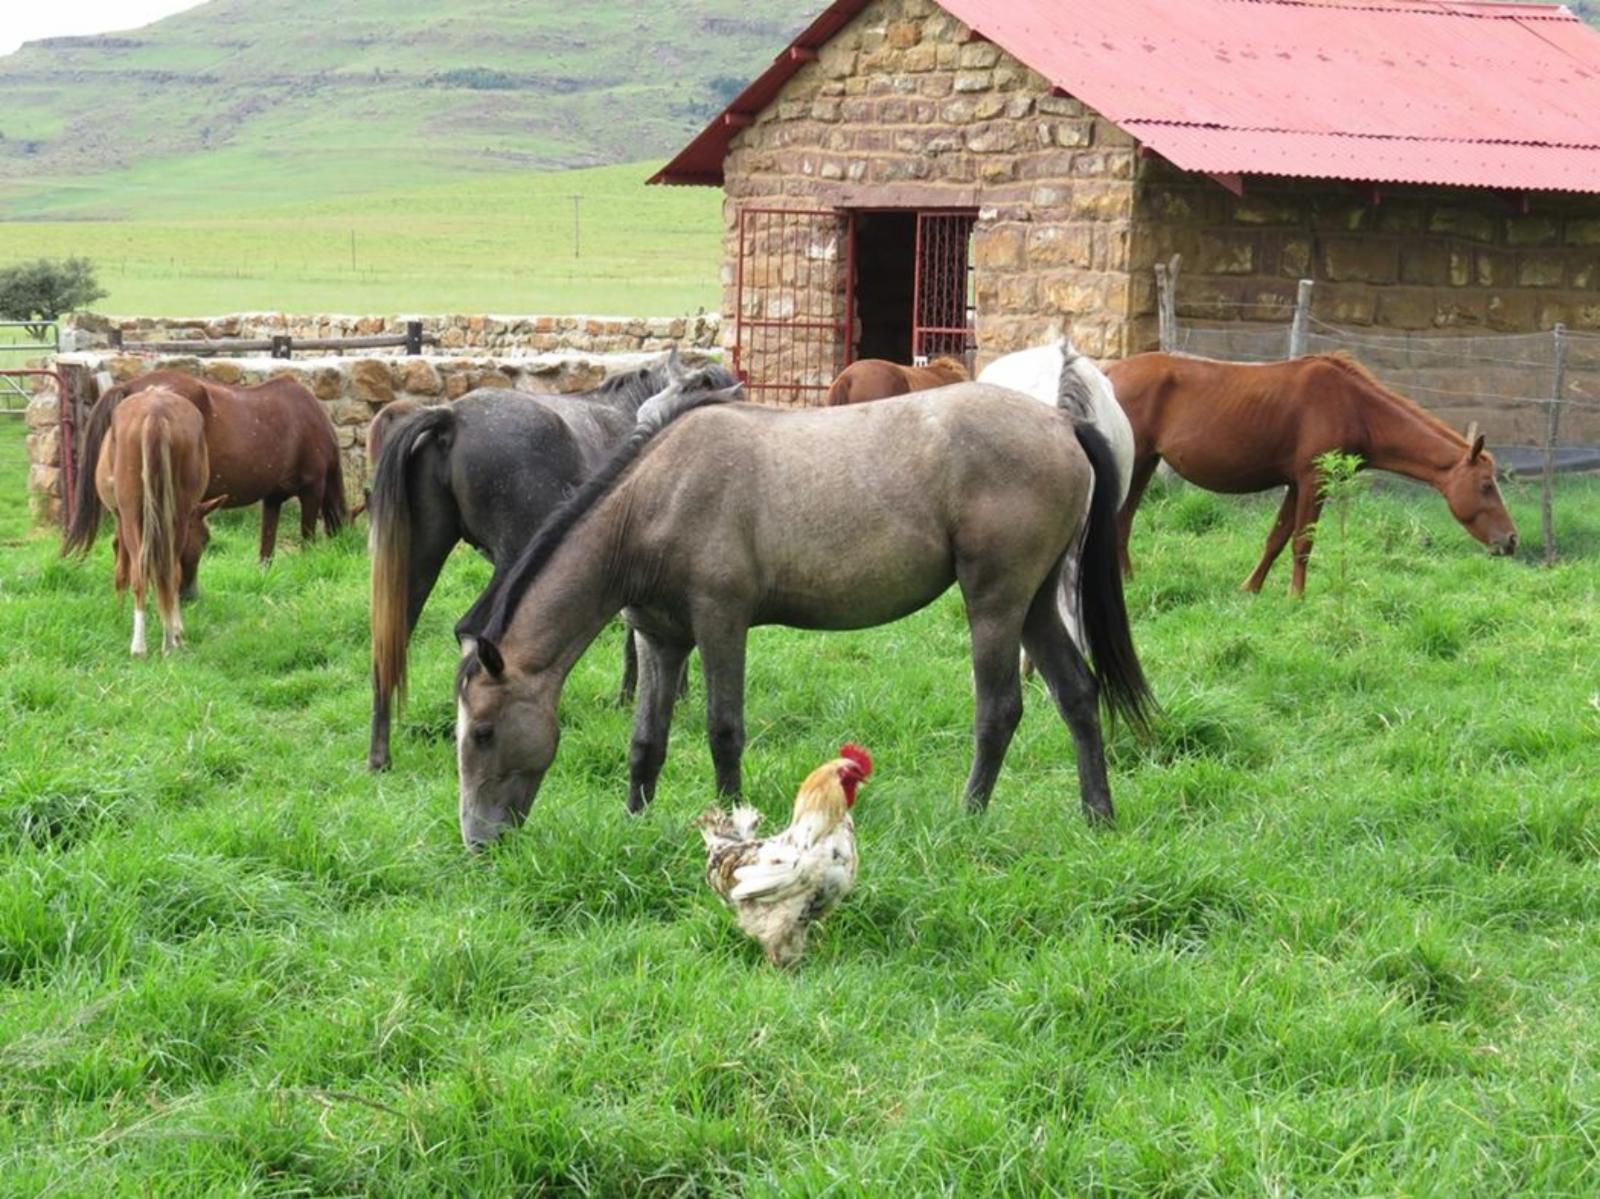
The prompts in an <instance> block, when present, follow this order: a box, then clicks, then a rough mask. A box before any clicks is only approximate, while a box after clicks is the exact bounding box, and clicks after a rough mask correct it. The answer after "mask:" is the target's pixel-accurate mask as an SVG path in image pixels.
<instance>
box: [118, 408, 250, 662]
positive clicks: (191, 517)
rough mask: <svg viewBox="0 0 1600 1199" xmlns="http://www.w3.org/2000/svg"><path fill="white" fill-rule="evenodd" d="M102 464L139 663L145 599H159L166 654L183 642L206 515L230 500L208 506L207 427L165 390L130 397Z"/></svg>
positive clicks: (121, 582) (120, 411)
mask: <svg viewBox="0 0 1600 1199" xmlns="http://www.w3.org/2000/svg"><path fill="white" fill-rule="evenodd" d="M100 451H101V452H100V453H99V455H98V456H97V458H96V461H95V468H94V490H95V494H96V496H97V497H98V498H99V500H100V502H101V503H102V504H104V505H105V506H106V507H107V508H109V509H111V510H113V511H114V512H115V513H116V514H117V533H116V538H117V540H116V562H117V565H116V588H117V593H118V594H119V595H120V594H121V593H122V592H124V591H126V590H128V589H129V588H130V587H131V588H132V589H133V645H132V647H131V648H132V652H133V655H134V656H135V657H139V658H142V657H143V656H144V654H145V638H144V599H145V593H146V591H148V590H149V589H151V588H154V589H155V593H156V612H157V613H158V614H159V615H160V617H161V650H162V652H163V653H171V652H172V651H173V650H174V649H177V648H178V646H179V645H181V644H182V643H183V613H182V611H181V609H180V608H179V606H178V597H179V595H180V594H182V593H183V592H186V591H189V590H192V589H193V587H194V581H195V572H196V570H197V569H198V567H199V563H200V554H201V551H202V550H204V549H205V546H206V542H207V541H208V540H209V539H210V531H209V530H208V529H207V528H206V515H207V514H208V513H209V512H211V510H212V509H214V508H216V507H217V506H218V505H220V504H221V503H222V502H223V501H224V500H225V499H226V498H227V497H226V496H217V497H216V498H215V499H210V500H205V501H204V502H202V500H201V495H202V494H203V492H204V491H205V485H206V479H207V477H208V475H209V471H210V464H209V462H208V460H207V454H206V436H205V422H204V420H203V419H202V417H201V415H200V413H199V410H197V409H196V408H195V406H194V405H193V404H191V403H190V402H189V401H188V400H186V399H184V398H183V397H182V396H180V395H178V394H176V393H175V392H172V391H168V390H167V389H166V388H164V387H157V388H152V389H150V390H148V391H141V392H139V393H138V394H137V395H133V396H130V397H129V398H128V400H127V401H126V402H125V403H123V404H121V405H119V406H118V407H117V409H116V412H115V413H114V414H113V415H112V418H111V424H110V428H109V429H107V430H105V431H104V433H103V435H102V437H101V445H100Z"/></svg>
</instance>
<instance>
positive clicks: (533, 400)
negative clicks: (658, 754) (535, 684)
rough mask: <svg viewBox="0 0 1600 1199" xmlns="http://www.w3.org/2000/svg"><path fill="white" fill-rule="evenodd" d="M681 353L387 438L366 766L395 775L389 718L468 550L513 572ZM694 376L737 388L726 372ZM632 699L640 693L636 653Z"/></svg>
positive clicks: (424, 415) (427, 421) (421, 418)
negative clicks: (569, 390)
mask: <svg viewBox="0 0 1600 1199" xmlns="http://www.w3.org/2000/svg"><path fill="white" fill-rule="evenodd" d="M684 377H685V372H684V371H683V369H682V368H681V367H680V366H679V365H678V362H677V358H676V355H674V356H673V357H672V358H670V359H667V360H664V361H663V362H660V363H657V364H655V365H652V366H650V367H646V368H643V369H640V370H636V371H632V372H630V373H628V374H622V375H617V376H615V377H614V378H611V379H608V380H606V381H605V382H604V383H603V384H601V385H600V387H599V388H597V389H596V390H594V391H590V392H584V393H582V394H578V395H567V396H535V395H529V394H528V393H526V392H521V391H502V390H494V389H485V390H483V391H474V392H471V393H469V394H468V395H466V396H463V397H462V398H461V399H460V400H458V401H456V402H455V403H454V404H450V405H447V406H440V407H436V408H425V409H423V410H422V411H420V412H417V413H414V414H412V415H411V416H410V417H408V418H407V419H405V420H403V421H401V422H400V423H399V424H398V425H396V426H394V427H393V428H392V429H390V430H389V432H388V433H387V434H386V435H385V436H384V439H383V441H384V444H383V448H382V452H381V453H380V455H379V457H378V461H377V467H376V470H375V471H374V472H373V477H372V492H371V495H370V497H369V500H368V507H367V516H368V519H369V520H371V522H372V525H371V529H370V533H369V538H370V542H371V546H372V665H373V674H372V736H371V741H370V743H369V745H368V749H367V764H368V765H369V766H370V767H371V768H372V769H373V770H383V769H385V768H387V767H388V765H389V731H390V720H391V718H390V708H391V704H392V700H393V697H394V695H395V693H396V692H397V691H399V692H403V691H404V688H405V684H406V647H407V644H408V642H409V641H410V639H411V631H412V630H413V629H414V628H416V625H417V618H418V617H419V616H420V615H421V614H422V607H423V605H424V604H426V603H427V602H428V595H429V594H430V593H431V592H432V591H433V585H434V583H435V582H436V581H437V580H438V578H439V571H440V569H441V568H443V566H444V561H445V559H446V558H447V557H449V555H450V551H451V550H452V549H454V548H455V545H456V543H457V542H460V541H465V542H466V543H467V544H468V545H471V546H473V547H474V548H475V549H478V550H481V551H482V552H483V554H484V555H485V556H486V557H487V558H488V559H489V560H490V561H491V562H493V563H495V565H496V566H507V565H509V564H510V563H511V562H512V561H513V560H514V559H515V557H516V555H517V552H518V551H519V550H520V549H522V547H523V546H524V545H526V544H527V542H528V539H529V537H531V536H532V535H533V532H534V530H535V529H537V528H538V527H539V525H540V523H541V522H542V521H543V520H544V519H545V517H547V516H548V515H549V514H550V513H551V512H552V511H554V510H555V509H556V507H557V506H558V505H560V503H561V501H562V500H563V499H565V498H566V497H567V495H568V494H569V493H570V492H571V491H572V490H573V488H575V487H577V486H578V484H579V483H581V482H582V481H583V480H584V479H585V478H587V477H588V476H589V475H591V474H593V473H594V472H595V471H596V470H597V469H599V467H600V466H601V465H602V464H603V463H604V462H605V461H606V458H607V456H608V455H609V454H610V453H611V452H612V450H614V449H615V448H616V446H617V445H618V444H620V443H621V442H622V440H623V439H624V438H625V437H626V436H627V434H628V432H629V430H631V429H632V428H633V427H634V422H635V420H636V419H637V416H638V413H639V410H640V406H641V405H643V404H644V403H646V402H647V401H648V400H649V399H650V397H652V396H654V395H656V394H658V393H660V392H663V391H665V390H666V389H667V388H668V386H669V385H670V384H671V383H672V381H673V380H674V379H679V378H684ZM692 377H693V378H694V379H697V380H700V381H701V382H704V383H706V384H708V385H710V386H716V387H720V386H727V385H729V384H731V383H732V382H733V376H732V375H730V374H728V372H727V371H725V370H723V369H722V368H721V367H710V368H707V369H706V370H704V371H703V372H695V373H693V375H692ZM624 652H625V655H626V657H625V660H624V677H623V683H622V690H623V693H624V695H627V694H629V693H631V691H632V689H633V686H634V679H633V676H634V665H633V662H634V659H633V652H634V650H633V642H632V639H631V638H630V639H629V640H628V641H627V642H626V643H625V649H624Z"/></svg>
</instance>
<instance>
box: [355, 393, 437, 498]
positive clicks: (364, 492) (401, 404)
mask: <svg viewBox="0 0 1600 1199" xmlns="http://www.w3.org/2000/svg"><path fill="white" fill-rule="evenodd" d="M421 411H422V405H421V404H419V403H418V402H417V401H416V400H390V401H389V402H388V403H387V404H385V405H384V406H383V407H382V408H379V409H378V415H377V416H375V417H373V418H372V423H371V424H369V425H368V426H367V477H368V478H369V479H370V478H371V477H372V474H373V472H374V471H376V470H377V469H378V458H379V456H380V455H381V454H382V453H383V443H384V442H385V441H387V440H388V439H389V433H390V431H391V430H393V428H394V427H395V426H396V425H398V424H399V423H400V422H401V420H403V419H404V418H405V417H408V416H410V415H411V414H412V413H413V412H421ZM370 503H372V488H371V487H364V488H362V489H361V502H360V503H359V504H357V505H356V506H355V507H354V508H353V509H351V511H350V519H351V520H354V519H355V518H356V517H358V516H360V515H361V514H362V513H363V512H365V511H366V510H367V505H369V504H370Z"/></svg>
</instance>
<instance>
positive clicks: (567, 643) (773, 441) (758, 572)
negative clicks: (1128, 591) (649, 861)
mask: <svg viewBox="0 0 1600 1199" xmlns="http://www.w3.org/2000/svg"><path fill="white" fill-rule="evenodd" d="M721 398H722V397H721V396H720V395H718V394H715V393H713V394H711V395H709V396H708V395H705V394H703V393H694V392H687V391H686V392H684V393H682V394H680V395H678V396H676V397H669V398H668V399H667V400H666V401H665V402H664V403H663V405H662V408H661V411H660V413H659V415H660V417H661V418H662V421H664V422H670V423H665V427H664V431H663V432H661V433H660V434H659V435H658V436H655V437H654V438H652V434H653V432H654V426H647V425H645V424H643V423H641V426H640V428H639V429H638V430H637V431H636V432H635V433H634V435H633V436H632V437H631V438H630V439H629V441H628V442H627V443H626V444H625V445H624V446H623V448H622V449H621V450H620V451H619V452H618V453H617V454H616V456H615V457H613V458H612V460H611V461H610V462H609V463H607V465H606V466H605V467H604V468H603V470H602V471H601V472H600V473H599V474H597V475H595V476H594V477H593V478H592V479H590V481H589V482H587V483H586V484H585V485H584V486H583V487H582V488H581V489H580V490H579V491H578V492H577V493H575V494H574V495H573V497H572V498H571V499H570V500H569V501H568V502H567V503H566V504H564V505H563V506H562V508H561V510H560V511H558V512H557V513H555V514H554V515H553V516H552V517H551V519H550V520H549V521H547V522H546V523H545V525H544V526H543V527H542V528H541V529H540V530H539V532H538V534H537V535H536V536H535V537H534V539H533V540H532V541H531V542H529V544H528V546H527V548H526V549H525V550H524V551H523V553H522V554H521V555H520V556H519V558H518V559H517V561H516V562H515V563H513V564H511V565H510V566H509V568H506V569H500V570H497V571H496V572H495V578H494V580H493V581H492V582H491V584H490V586H489V588H488V589H487V590H486V591H485V592H484V594H483V595H482V596H480V597H479V599H478V601H477V603H475V604H474V605H473V608H472V610H471V611H469V612H468V613H467V615H466V616H465V617H464V618H463V619H462V621H461V623H460V624H458V625H457V628H456V633H457V636H458V637H459V638H460V641H461V647H462V658H461V662H460V665H459V667H458V670H457V676H456V678H457V683H456V687H457V723H456V728H457V757H458V762H459V771H460V820H461V833H462V837H463V839H464V840H465V841H466V842H467V844H468V845H469V846H477V845H481V844H483V843H485V842H487V841H490V840H492V839H494V838H495V837H497V836H498V835H499V834H500V833H501V832H502V831H503V830H504V829H505V828H507V827H509V826H511V825H514V824H518V823H520V822H521V821H522V820H523V819H524V818H525V817H526V816H527V813H528V810H529V808H530V806H531V805H532V803H533V800H534V797H535V796H536V794H537V792H538V789H539V785H540V782H541V781H542V779H543V778H544V775H545V772H546V771H547V770H548V769H549V767H550V764H551V762H552V760H553V759H554V757H555V752H556V743H557V740H558V738H559V725H558V722H557V716H556V712H557V701H558V699H559V697H560V694H561V688H562V684H563V682H564V681H565V679H566V676H567V673H568V672H569V671H570V670H571V669H572V666H573V664H574V663H575V662H576V661H577V660H578V657H579V656H580V655H581V654H582V652H583V650H584V648H585V647H586V646H588V645H589V643H590V642H592V641H593V640H594V638H595V637H596V636H597V635H598V634H599V632H600V630H601V629H602V628H603V627H604V625H605V623H606V621H608V620H609V619H610V618H611V616H612V615H613V614H614V613H616V612H617V611H618V610H619V609H626V610H627V612H628V617H629V620H630V621H632V622H633V626H634V628H635V629H636V630H637V632H638V636H639V640H640V690H639V706H638V708H637V711H636V713H635V721H634V732H633V739H632V745H631V749H630V753H629V774H630V778H629V786H628V806H629V808H630V809H631V810H633V811H638V810H640V809H641V808H643V807H644V805H645V804H646V803H648V802H649V800H650V799H651V798H652V796H653V794H654V792H655V789H656V782H657V779H658V777H659V775H660V772H661V768H662V764H663V763H664V761H665V759H666V752H667V729H668V726H669V724H670V723H671V719H672V708H673V702H674V699H675V698H676V696H675V693H674V688H673V686H672V680H673V679H674V678H675V677H676V675H677V671H678V668H679V666H680V665H681V664H682V662H683V660H684V657H685V655H687V654H688V653H689V650H690V648H691V647H697V648H698V649H699V651H700V656H701V663H702V665H703V667H704V670H705V683H706V694H707V707H708V719H707V731H708V734H709V737H710V742H711V755H712V759H713V761H714V763H715V766H716V775H717V787H718V789H719V791H720V792H721V793H723V794H724V795H731V794H737V793H738V791H739V789H740V783H741V772H740V759H741V755H742V753H743V750H744V677H745V643H746V637H747V634H748V632H749V630H750V629H751V628H752V627H753V626H756V625H767V624H780V625H788V626H790V627H793V628H803V629H855V628H866V627H869V626H873V625H880V624H886V623H888V622H890V621H894V620H899V619H900V618H902V617H904V616H908V615H910V614H911V613H912V612H915V611H917V610H918V609H919V608H922V607H924V606H925V605H927V604H930V603H932V602H933V601H934V600H935V599H936V598H938V597H939V595H941V594H942V593H943V592H944V591H945V590H946V589H947V588H948V587H949V586H950V584H951V583H957V584H959V585H960V587H961V592H962V596H963V598H964V599H965V601H966V607H967V620H968V624H969V627H970V629H971V634H972V661H973V674H974V682H975V685H976V690H977V719H976V727H975V742H976V756H975V759H974V762H973V766H972V771H971V774H970V775H969V777H968V779H967V783H966V802H967V805H968V806H969V807H970V808H973V809H981V808H983V807H984V806H985V805H986V804H987V802H988V800H989V796H990V794H991V792H992V791H993V789H994V784H995V780H996V777H997V776H998V774H999V771H1000V766H1001V763H1002V760H1003V759H1004V756H1005V752H1006V748H1007V746H1008V745H1009V743H1010V741H1011V736H1012V733H1013V732H1014V731H1015V729H1016V726H1017V722H1018V721H1019V720H1020V719H1021V716H1022V687H1021V681H1020V678H1019V676H1018V669H1017V650H1018V645H1019V643H1021V644H1024V645H1026V646H1027V647H1028V652H1029V653H1030V654H1031V655H1032V657H1033V659H1034V661H1035V662H1036V663H1037V664H1038V666H1039V669H1040V672H1041V673H1042V674H1043V675H1044V677H1045V679H1046V680H1047V682H1048V683H1049V685H1050V689H1051V692H1052V693H1053V695H1054V698H1055V702H1056V704H1057V706H1058V707H1059V709H1060V711H1061V714H1062V716H1063V717H1064V718H1065V720H1066V722H1067V724H1068V726H1069V727H1070V728H1071V730H1072V736H1073V740H1074V742H1075V743H1076V746H1077V761H1078V778H1079V784H1080V790H1081V795H1082V801H1083V806H1084V809H1085V811H1086V812H1087V813H1088V814H1089V815H1090V816H1091V818H1095V819H1105V820H1109V819H1110V818H1111V816H1112V805H1111V792H1110V788H1109V786H1108V784H1107V781H1106V765H1105V755H1104V749H1103V744H1102V741H1101V729H1100V717H1099V710H1098V703H1097V700H1099V699H1104V700H1105V701H1106V702H1107V703H1108V705H1109V706H1110V707H1111V709H1112V710H1113V711H1114V712H1117V713H1120V714H1121V715H1123V716H1124V717H1126V718H1128V719H1129V720H1130V721H1131V722H1132V723H1134V724H1136V725H1142V724H1143V723H1144V721H1145V717H1146V712H1147V706H1148V704H1149V702H1150V700H1149V693H1148V690H1147V688H1146V686H1145V682H1144V678H1143V675H1142V673H1141V672H1140V668H1139V664H1138V659H1137V657H1136V655H1135V653H1134V649H1133V643H1132V640H1131V638H1130V635H1129V632H1128V623H1127V613H1126V611H1125V610H1124V607H1123V599H1122V580H1121V578H1120V577H1119V575H1118V573H1117V563H1116V544H1115V542H1116V528H1115V515H1116V507H1117V497H1116V483H1115V473H1114V468H1113V467H1112V465H1111V461H1110V454H1109V452H1108V451H1107V450H1106V447H1105V442H1104V440H1103V439H1102V438H1101V437H1100V435H1099V434H1098V433H1096V432H1095V431H1094V430H1093V429H1092V428H1088V427H1086V426H1079V425H1076V424H1075V422H1074V421H1072V420H1071V419H1070V417H1068V416H1067V415H1066V414H1065V413H1064V412H1062V411H1058V410H1052V409H1047V408H1045V407H1044V405H1042V404H1038V403H1035V402H1034V401H1032V400H1029V399H1027V398H1025V397H1023V396H1019V395H1017V394H1015V393H1014V392H1010V391H1006V390H1004V389H1001V388H995V387H988V386H985V385H983V384H978V383H964V384H958V385H956V386H953V387H945V388H940V389H938V390H936V391H926V392H919V393H917V394H915V395H910V396H902V397H900V398H898V399H893V400H883V401H880V402H879V403H876V404H861V405H854V406H851V407H848V408H842V409H828V408H813V409H791V410H782V409H774V408H767V407H763V406H760V405H754V404H733V403H717V402H716V401H717V400H719V399H721ZM683 409H689V411H687V412H685V413H684V414H683V415H679V416H677V419H675V420H673V419H671V418H672V417H673V416H674V415H676V414H677V413H678V412H679V411H681V410H683ZM658 423H659V422H658ZM646 451H648V452H646ZM1091 464H1093V468H1094V469H1093V470H1091ZM1091 489H1092V500H1091ZM1086 513H1087V520H1088V522H1089V525H1090V532H1089V539H1088V544H1087V547H1086V551H1085V555H1084V571H1083V575H1084V581H1083V602H1084V608H1085V616H1086V620H1085V623H1086V625H1087V628H1088V631H1089V642H1090V644H1091V646H1092V648H1093V653H1094V657H1095V665H1096V668H1097V673H1098V675H1099V678H1098V680H1097V679H1096V673H1095V672H1091V671H1090V669H1089V667H1088V665H1087V664H1086V662H1085V661H1084V658H1083V656H1082V655H1080V654H1079V652H1078V650H1077V648H1076V647H1075V646H1074V644H1073V642H1072V638H1071V637H1070V636H1068V634H1067V630H1066V627H1065V625H1064V624H1063V623H1062V621H1061V616H1060V613H1059V610H1058V608H1057V606H1056V602H1055V597H1056V586H1057V578H1058V575H1059V572H1060V568H1061V560H1062V557H1063V556H1064V555H1065V554H1066V552H1067V549H1068V547H1069V546H1070V545H1072V543H1073V542H1074V541H1075V540H1076V539H1077V537H1078V533H1079V529H1080V527H1081V526H1082V524H1083V522H1084V520H1085V519H1086Z"/></svg>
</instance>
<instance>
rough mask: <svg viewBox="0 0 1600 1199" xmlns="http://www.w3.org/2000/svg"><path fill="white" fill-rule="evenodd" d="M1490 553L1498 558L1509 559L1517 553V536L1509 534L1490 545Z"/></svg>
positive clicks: (1496, 539)
mask: <svg viewBox="0 0 1600 1199" xmlns="http://www.w3.org/2000/svg"><path fill="white" fill-rule="evenodd" d="M1489 552H1490V553H1491V554H1493V555H1495V557H1497V558H1509V557H1511V555H1513V554H1515V553H1516V552H1517V535H1516V534H1515V533H1507V534H1506V535H1505V536H1504V537H1497V538H1495V540H1494V541H1492V542H1490V543H1489Z"/></svg>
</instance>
